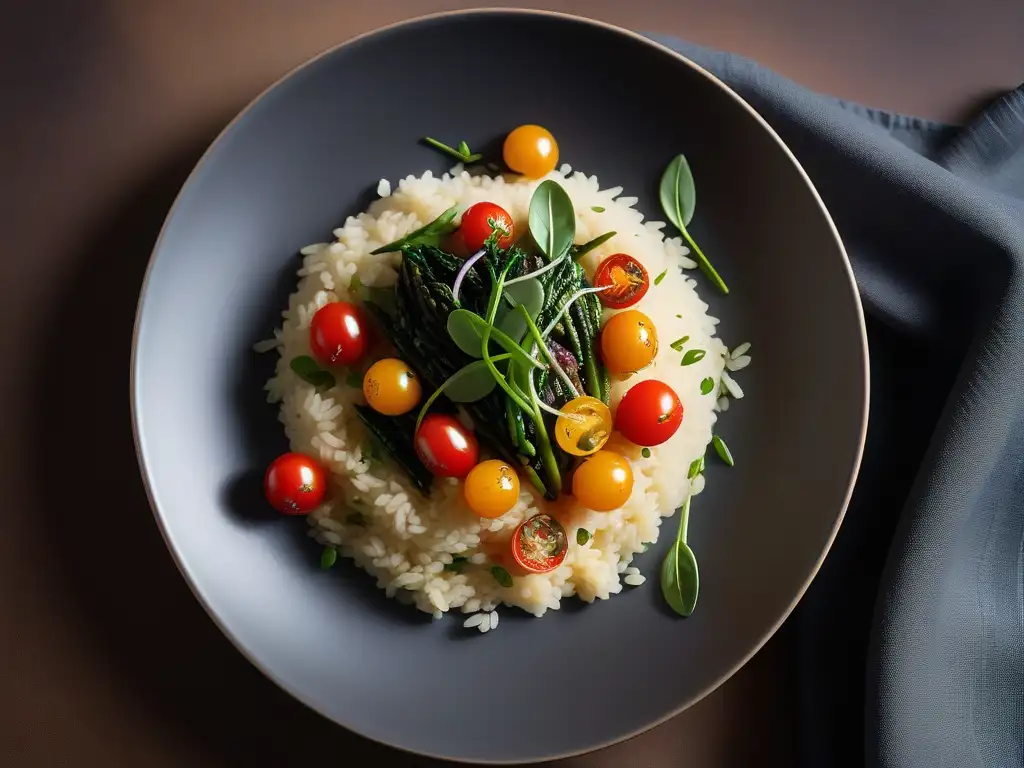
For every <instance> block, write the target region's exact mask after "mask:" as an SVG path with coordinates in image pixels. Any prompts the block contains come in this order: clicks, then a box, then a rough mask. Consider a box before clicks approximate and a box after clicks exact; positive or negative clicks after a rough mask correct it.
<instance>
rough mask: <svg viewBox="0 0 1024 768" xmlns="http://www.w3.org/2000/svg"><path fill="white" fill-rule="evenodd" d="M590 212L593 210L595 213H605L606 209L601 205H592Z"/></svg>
mask: <svg viewBox="0 0 1024 768" xmlns="http://www.w3.org/2000/svg"><path fill="white" fill-rule="evenodd" d="M590 210H592V211H593V212H594V213H604V208H603V207H602V206H600V205H592V206H591V207H590Z"/></svg>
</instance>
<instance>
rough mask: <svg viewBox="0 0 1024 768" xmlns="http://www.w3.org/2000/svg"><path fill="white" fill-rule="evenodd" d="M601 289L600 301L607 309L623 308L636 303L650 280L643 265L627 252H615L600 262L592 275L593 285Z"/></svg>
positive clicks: (645, 290)
mask: <svg viewBox="0 0 1024 768" xmlns="http://www.w3.org/2000/svg"><path fill="white" fill-rule="evenodd" d="M605 286H611V287H609V288H608V289H607V290H604V291H601V292H600V293H599V294H598V296H600V297H601V303H602V304H604V305H605V306H606V307H608V308H609V309H625V308H626V307H631V306H633V305H634V304H636V303H637V302H638V301H640V299H642V298H643V297H644V294H645V293H647V289H648V288H650V286H651V281H650V279H649V278H648V277H647V270H646V269H644V265H643V264H641V263H640V262H639V261H637V260H636V259H634V258H633V257H632V256H630V255H629V254H628V253H616V254H614V255H612V256H609V257H608V258H607V259H605V260H604V261H602V262H601V265H600V266H599V267H598V268H597V273H596V274H595V275H594V287H595V288H604V287H605Z"/></svg>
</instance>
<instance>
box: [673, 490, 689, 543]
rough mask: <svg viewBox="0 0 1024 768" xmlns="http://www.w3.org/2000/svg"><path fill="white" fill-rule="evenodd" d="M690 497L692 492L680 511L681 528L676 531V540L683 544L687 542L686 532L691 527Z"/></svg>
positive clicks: (687, 496)
mask: <svg viewBox="0 0 1024 768" xmlns="http://www.w3.org/2000/svg"><path fill="white" fill-rule="evenodd" d="M690 497H691V494H687V495H686V501H685V502H683V508H682V511H681V512H680V513H679V530H678V531H677V532H676V541H678V542H681V543H683V544H685V543H686V533H687V530H688V529H689V527H690Z"/></svg>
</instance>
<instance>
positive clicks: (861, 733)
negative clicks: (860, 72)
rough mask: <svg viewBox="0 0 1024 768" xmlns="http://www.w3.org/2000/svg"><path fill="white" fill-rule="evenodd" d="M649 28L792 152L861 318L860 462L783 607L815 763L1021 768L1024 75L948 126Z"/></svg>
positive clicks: (806, 746)
mask: <svg viewBox="0 0 1024 768" xmlns="http://www.w3.org/2000/svg"><path fill="white" fill-rule="evenodd" d="M650 37H652V38H653V39H655V40H656V41H657V42H660V43H662V44H664V45H667V46H668V47H670V48H672V49H674V50H676V51H678V52H679V53H682V54H683V55H684V56H686V57H688V58H689V59H691V60H692V61H694V62H696V63H697V64H699V65H700V66H702V67H704V68H706V69H707V70H709V71H710V72H712V73H713V74H714V75H716V76H717V77H719V78H720V79H722V80H723V81H724V82H726V83H727V84H728V85H729V86H730V87H731V88H733V89H734V90H735V91H736V92H737V93H739V94H740V96H742V97H743V98H744V99H745V100H746V101H747V102H749V103H750V104H751V106H753V107H754V108H755V109H756V110H757V111H758V112H760V113H761V115H762V116H763V117H764V118H765V119H766V120H767V121H768V123H770V124H771V125H772V127H773V128H774V129H775V130H776V131H777V132H778V133H779V135H780V136H781V137H782V139H783V140H784V141H785V142H786V143H787V144H788V145H789V147H790V149H792V151H793V152H794V154H795V155H796V157H797V159H798V160H799V161H800V163H801V164H802V165H803V167H804V168H805V169H806V171H807V173H808V174H809V175H810V177H811V180H812V181H813V182H814V185H815V186H816V187H817V189H818V191H819V193H820V194H821V196H822V198H823V199H824V201H825V204H826V206H827V207H828V209H829V211H830V212H831V214H832V216H833V218H834V219H835V222H836V226H837V227H838V229H839V232H840V234H841V235H842V238H843V241H844V243H845V244H846V247H847V249H848V251H849V254H850V258H851V261H852V262H853V271H854V274H855V276H856V278H857V284H858V286H859V288H860V292H861V296H862V298H863V301H864V306H865V313H866V315H867V326H868V341H869V347H870V357H871V415H870V421H869V425H868V441H867V448H866V451H865V457H864V463H863V467H862V469H861V473H860V477H859V479H858V482H857V487H856V490H855V493H854V497H853V500H852V502H851V504H850V507H849V510H848V512H847V515H846V518H845V520H844V522H843V525H842V528H841V530H840V533H839V535H838V537H837V540H836V542H835V544H834V546H833V548H832V551H831V553H830V554H829V556H828V558H827V559H826V561H825V564H824V566H823V567H822V569H821V571H820V573H819V575H818V576H817V577H816V579H815V581H814V582H813V583H812V586H811V588H810V589H809V590H808V593H807V595H806V596H805V597H804V599H803V600H802V601H801V603H800V605H799V606H798V607H797V609H796V611H795V612H794V615H793V617H792V618H791V620H790V627H789V631H791V633H792V634H793V635H794V637H795V642H794V644H793V647H794V648H795V653H796V656H795V662H794V670H795V675H796V678H797V680H795V681H794V684H797V685H798V691H799V693H798V697H797V698H798V700H799V702H800V706H799V711H798V713H797V723H798V726H797V727H798V731H799V732H798V744H799V748H800V760H801V764H802V765H806V766H814V768H819V767H826V766H828V767H832V766H845V765H868V766H885V768H918V767H920V768H942V767H945V766H950V768H954V767H955V768H1020V767H1022V766H1024V86H1022V87H1020V88H1018V89H1016V90H1015V91H1013V92H1011V93H1008V94H1006V95H1005V96H1003V97H1002V98H999V99H997V100H995V101H994V102H993V103H991V104H990V105H989V106H987V107H986V108H985V109H984V110H982V112H981V113H980V115H979V116H978V117H977V118H976V119H975V120H973V121H972V122H971V123H969V124H968V125H966V126H963V127H955V126H949V125H943V124H939V123H934V122H929V121H926V120H922V119H919V118H914V117H907V116H903V115H896V114H891V113H888V112H883V111H879V110H876V109H871V108H868V107H864V106H861V105H858V104H851V103H849V102H845V101H841V100H839V99H835V98H831V97H828V96H823V95H819V94H816V93H812V92H810V91H808V90H806V89H804V88H802V87H800V86H798V85H796V84H794V83H792V82H790V81H788V80H786V79H784V78H782V77H780V76H778V75H777V74H774V73H773V72H771V71H769V70H767V69H765V68H763V67H761V66H759V65H758V64H756V63H754V62H752V61H749V60H746V59H743V58H740V57H737V56H734V55H731V54H726V53H722V52H718V51H713V50H709V49H706V48H702V47H699V46H695V45H692V44H689V43H684V42H681V41H679V40H674V39H670V38H665V37H662V36H658V35H650Z"/></svg>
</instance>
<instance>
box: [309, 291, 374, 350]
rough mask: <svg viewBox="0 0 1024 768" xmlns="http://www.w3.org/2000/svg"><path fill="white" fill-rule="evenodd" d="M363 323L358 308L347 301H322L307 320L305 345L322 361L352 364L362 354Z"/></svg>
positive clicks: (363, 340) (365, 335) (364, 338)
mask: <svg viewBox="0 0 1024 768" xmlns="http://www.w3.org/2000/svg"><path fill="white" fill-rule="evenodd" d="M368 341H369V340H368V339H367V327H366V325H365V324H364V323H363V321H362V319H361V317H360V314H359V309H358V307H356V305H355V304H349V303H348V302H347V301H332V302H331V303H330V304H324V305H323V306H322V307H320V309H318V310H317V311H316V314H315V315H313V319H312V320H310V323H309V346H310V347H311V348H312V350H313V357H315V358H316V359H317V360H318V361H320V363H321V364H322V365H352V364H353V363H355V362H357V361H358V360H359V359H360V358H361V357H362V356H363V355H364V354H366V347H367V343H368Z"/></svg>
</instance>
